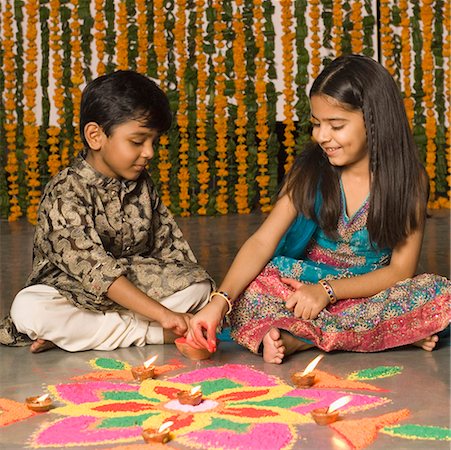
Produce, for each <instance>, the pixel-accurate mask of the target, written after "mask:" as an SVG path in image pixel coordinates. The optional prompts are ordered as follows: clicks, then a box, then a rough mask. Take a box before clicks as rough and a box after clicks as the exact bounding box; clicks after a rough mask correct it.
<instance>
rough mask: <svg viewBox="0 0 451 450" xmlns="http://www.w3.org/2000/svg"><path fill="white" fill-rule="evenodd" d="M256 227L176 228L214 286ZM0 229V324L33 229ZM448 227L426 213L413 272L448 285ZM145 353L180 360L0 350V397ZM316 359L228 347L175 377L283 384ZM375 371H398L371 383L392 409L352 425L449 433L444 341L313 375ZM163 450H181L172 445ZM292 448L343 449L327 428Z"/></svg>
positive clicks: (329, 365) (11, 437)
mask: <svg viewBox="0 0 451 450" xmlns="http://www.w3.org/2000/svg"><path fill="white" fill-rule="evenodd" d="M262 220H263V216H261V215H259V214H252V215H248V216H226V217H209V218H206V217H204V218H185V219H180V218H179V219H178V222H179V224H180V226H181V228H182V229H183V231H184V233H185V236H186V237H187V239H188V241H189V242H190V243H191V245H192V247H193V250H194V252H195V253H196V255H197V257H198V259H199V261H200V262H201V263H202V264H203V265H204V266H205V267H206V268H207V269H208V270H209V272H210V273H211V274H212V276H213V277H214V278H215V279H217V280H218V281H219V280H220V279H221V278H222V276H223V275H224V273H225V271H226V269H227V267H228V265H229V264H230V262H231V260H232V258H233V256H234V254H235V253H236V251H237V249H238V248H239V246H240V245H241V244H242V243H243V242H244V240H245V239H246V237H247V236H248V235H249V234H250V233H251V232H252V231H253V230H254V229H255V228H256V227H257V226H258V224H259V223H261V221H262ZM0 225H1V229H0V236H1V246H2V250H1V261H0V265H1V278H0V281H1V292H2V296H1V300H0V314H1V316H3V315H5V314H6V313H7V312H8V310H9V307H10V304H11V301H12V299H13V297H14V295H15V293H16V292H17V291H18V290H20V288H21V287H22V285H23V283H24V280H25V279H26V276H27V274H28V272H29V270H30V265H31V248H32V234H33V227H31V226H30V225H29V224H27V223H26V222H25V221H20V222H16V223H8V222H6V221H2V222H1V223H0ZM449 226H450V218H449V211H447V210H442V211H437V212H433V213H432V215H431V217H430V218H429V219H428V222H427V227H426V235H425V240H424V245H423V252H422V254H421V260H420V264H419V268H418V272H435V273H438V274H441V275H444V276H447V277H449V275H450V259H449V254H450V252H449ZM155 347H156V348H155ZM150 352H151V353H152V354H153V353H158V354H159V355H160V357H159V363H160V364H163V363H166V362H168V361H169V360H170V359H171V358H179V359H180V355H179V353H178V352H177V350H176V349H175V348H174V347H173V346H171V345H165V346H154V347H152V349H151V350H150V349H149V348H148V347H147V348H146V347H145V348H136V347H135V348H128V349H119V350H117V351H114V352H109V353H104V352H96V351H89V352H82V353H76V354H71V353H67V352H64V351H62V350H52V351H49V352H46V353H42V354H37V355H32V354H30V353H29V351H28V348H8V347H4V346H0V358H1V367H0V380H1V392H0V397H5V398H9V399H13V400H16V401H23V400H24V399H25V397H27V396H30V395H35V394H36V393H39V392H40V391H41V389H42V386H45V385H48V384H54V383H60V382H63V381H67V380H68V379H69V378H70V377H72V376H74V375H81V374H84V373H87V372H88V371H89V370H90V368H89V366H88V364H87V362H88V361H89V360H91V359H93V358H95V357H110V358H115V359H120V360H123V361H127V362H128V363H130V364H137V363H141V362H142V361H143V360H144V359H145V358H146V357H147V355H148V354H149V353H150ZM316 354H317V352H316V351H315V350H309V351H306V352H303V353H300V354H297V355H294V356H292V357H291V358H289V359H287V361H286V362H284V364H283V365H280V366H275V365H271V364H265V363H263V361H262V359H261V358H260V357H258V356H255V355H252V354H250V353H249V352H247V351H245V350H243V349H242V348H240V347H238V346H237V345H236V344H233V343H223V344H221V345H220V347H219V350H218V352H217V353H216V354H215V355H214V356H213V358H212V360H209V361H204V362H197V363H196V362H191V361H189V360H186V359H183V362H184V363H185V364H186V366H187V367H186V368H185V369H183V370H193V369H196V368H199V367H204V366H205V365H211V364H216V365H223V364H226V363H237V364H247V365H251V366H252V367H254V368H255V369H258V370H262V371H265V372H267V373H270V374H273V375H276V376H278V377H281V378H283V379H286V380H287V382H289V377H290V374H291V373H293V372H295V371H299V370H302V369H303V368H304V367H305V365H306V364H307V363H308V362H309V361H310V360H311V359H312V358H313V357H314V356H316ZM377 366H402V367H403V372H402V374H400V375H398V376H395V377H391V378H384V379H379V380H376V381H373V382H372V383H373V384H375V385H377V386H380V387H382V388H385V389H388V390H389V392H384V393H383V394H377V395H383V396H385V397H388V398H390V399H391V401H392V402H391V403H390V404H388V405H386V406H383V407H379V408H377V409H376V410H374V412H367V413H366V414H362V413H358V414H356V415H355V416H353V417H352V418H359V417H368V416H372V415H380V414H383V413H385V412H391V411H396V410H398V409H402V408H408V409H410V410H411V413H412V415H411V417H410V418H409V419H408V420H407V421H406V422H408V423H414V424H421V425H433V426H442V427H449V426H450V401H449V386H450V346H449V338H445V339H442V342H441V345H440V346H439V348H438V349H437V350H436V351H434V352H432V353H428V352H425V351H422V350H419V349H417V348H413V347H403V348H399V349H396V350H392V351H386V352H381V353H374V354H355V353H340V352H334V353H330V354H328V355H326V357H325V358H324V360H323V361H322V362H321V367H320V368H321V370H323V371H326V372H329V373H333V374H335V375H337V376H346V375H347V374H349V373H350V372H353V371H355V370H359V369H366V368H374V367H377ZM47 420H48V418H47V417H46V415H45V414H43V415H39V416H36V417H33V418H31V419H29V420H26V421H24V422H22V423H17V424H13V425H10V426H8V427H5V428H2V429H0V448H2V449H17V448H28V447H27V444H26V442H27V439H28V438H29V436H30V435H31V434H32V433H33V431H35V430H36V429H37V428H38V427H39V425H40V424H42V423H44V422H45V421H47ZM138 443H139V442H138ZM107 447H109V448H111V445H109V446H108V445H107V446H92V447H80V448H98V449H102V448H107ZM168 447H175V448H182V447H181V446H180V445H179V444H177V442H175V441H173V442H171V443H170V444H169V445H168ZM52 448H57V447H52ZM71 448H74V449H77V448H78V447H71ZM295 448H299V449H301V448H305V449H315V450H316V449H337V450H338V449H340V450H341V449H346V448H347V446H346V445H344V444H343V442H341V443H340V442H338V441H337V440H336V439H334V434H333V432H332V430H331V429H329V428H328V427H318V426H314V425H309V424H307V425H303V426H301V427H299V439H298V442H297V443H296V445H295ZM369 448H371V449H387V448H392V449H422V450H424V449H432V450H433V449H449V448H450V445H449V442H443V441H442V442H436V441H421V440H404V439H400V438H394V437H389V436H387V435H383V434H379V436H378V438H377V439H376V441H375V443H374V444H372V445H371V446H370V447H369Z"/></svg>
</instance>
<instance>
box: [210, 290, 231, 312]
mask: <svg viewBox="0 0 451 450" xmlns="http://www.w3.org/2000/svg"><path fill="white" fill-rule="evenodd" d="M215 295H218V296H219V297H222V298H223V299H224V300H225V301H226V302H227V305H228V307H229V309H228V310H227V312H226V316H228V315H229V314H230V312H231V311H232V300H231V299H230V295H229V294H227V292H224V291H213V292H212V293H211V294H210V302H211V300H212V298H213V297H214V296H215Z"/></svg>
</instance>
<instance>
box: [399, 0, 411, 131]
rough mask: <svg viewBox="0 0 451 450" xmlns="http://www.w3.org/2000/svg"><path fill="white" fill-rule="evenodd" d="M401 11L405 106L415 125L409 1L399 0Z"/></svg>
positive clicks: (409, 117) (408, 116) (409, 118)
mask: <svg viewBox="0 0 451 450" xmlns="http://www.w3.org/2000/svg"><path fill="white" fill-rule="evenodd" d="M399 11H400V16H401V45H402V48H401V69H402V82H403V90H404V106H405V108H406V114H407V118H408V120H409V123H410V126H412V125H413V116H414V110H413V107H414V102H413V99H412V88H411V85H410V83H411V75H412V71H411V64H412V56H411V53H412V46H411V44H410V38H411V36H410V19H409V15H408V1H407V0H400V1H399Z"/></svg>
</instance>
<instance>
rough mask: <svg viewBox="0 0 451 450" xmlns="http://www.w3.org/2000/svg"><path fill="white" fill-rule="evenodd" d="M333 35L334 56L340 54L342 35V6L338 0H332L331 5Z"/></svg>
mask: <svg viewBox="0 0 451 450" xmlns="http://www.w3.org/2000/svg"><path fill="white" fill-rule="evenodd" d="M332 22H333V29H332V30H333V35H332V42H333V44H334V50H335V56H336V57H338V56H340V55H341V38H342V36H343V6H342V4H341V1H340V0H334V1H333V6H332Z"/></svg>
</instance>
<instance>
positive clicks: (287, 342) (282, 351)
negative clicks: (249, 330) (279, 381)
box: [263, 328, 313, 364]
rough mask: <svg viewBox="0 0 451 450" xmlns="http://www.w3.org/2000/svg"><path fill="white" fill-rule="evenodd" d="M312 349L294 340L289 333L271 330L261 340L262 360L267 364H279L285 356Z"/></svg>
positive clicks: (308, 345) (276, 329) (309, 345)
mask: <svg viewBox="0 0 451 450" xmlns="http://www.w3.org/2000/svg"><path fill="white" fill-rule="evenodd" d="M310 347H313V345H311V344H307V343H306V342H302V341H300V340H299V339H296V338H295V337H294V336H292V335H291V334H290V333H287V332H285V331H282V332H281V331H280V330H279V329H278V328H271V329H270V330H269V331H268V333H266V335H265V337H264V338H263V360H264V361H265V362H267V363H273V364H281V363H282V360H283V358H284V357H285V356H288V355H291V354H292V353H295V352H299V351H301V350H307V349H308V348H310Z"/></svg>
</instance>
